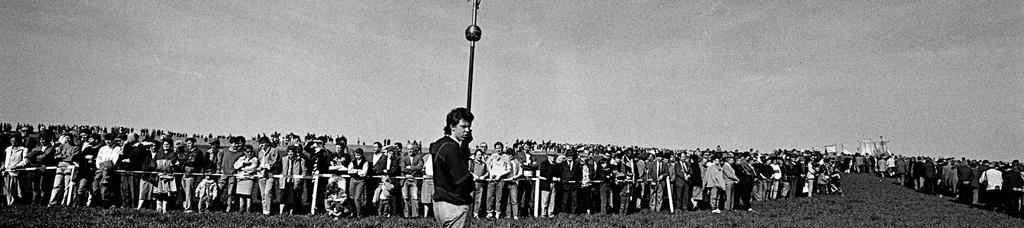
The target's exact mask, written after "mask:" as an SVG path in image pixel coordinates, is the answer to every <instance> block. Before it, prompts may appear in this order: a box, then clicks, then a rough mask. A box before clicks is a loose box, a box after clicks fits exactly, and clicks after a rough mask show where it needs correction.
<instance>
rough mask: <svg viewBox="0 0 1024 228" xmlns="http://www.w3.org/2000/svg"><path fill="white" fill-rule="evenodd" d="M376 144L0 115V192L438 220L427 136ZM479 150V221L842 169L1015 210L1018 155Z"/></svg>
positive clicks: (782, 191)
mask: <svg viewBox="0 0 1024 228" xmlns="http://www.w3.org/2000/svg"><path fill="white" fill-rule="evenodd" d="M200 141H202V145H201V143H200ZM253 142H255V143H253ZM221 143H224V144H225V146H224V147H221ZM328 144H334V145H333V147H330V148H329V147H328ZM359 144H362V145H366V144H368V143H367V142H365V141H361V142H360V143H359ZM369 144H370V145H372V146H371V147H367V149H366V150H364V149H363V146H360V147H357V148H350V144H349V143H348V139H347V138H346V137H344V136H336V137H331V136H328V135H315V134H306V135H305V136H304V137H300V136H299V135H295V134H292V133H288V134H280V133H273V134H270V135H267V134H262V135H261V134H257V136H256V137H252V138H248V140H247V138H245V137H242V136H214V135H212V134H207V135H199V134H185V133H177V132H171V131H165V130H154V129H134V128H124V127H100V126H85V125H42V124H39V125H27V124H8V123H3V124H0V148H4V150H5V153H4V154H3V155H4V157H3V158H2V159H0V160H2V161H3V162H4V163H3V164H2V172H0V173H2V174H3V175H4V182H3V185H0V188H2V191H0V194H2V195H3V198H4V199H5V200H3V202H2V204H3V205H13V204H40V205H47V206H51V207H52V206H77V207H83V206H88V207H104V208H108V207H123V208H137V209H155V210H158V211H161V212H168V211H171V210H181V211H184V212H205V211H210V210H219V211H225V212H232V211H236V212H240V213H262V214H266V215H273V214H328V215H330V216H334V217H335V218H345V217H362V216H385V217H391V216H401V217H429V216H431V215H432V214H433V213H432V211H431V209H432V207H431V204H432V203H433V200H432V199H433V197H432V196H433V194H434V183H433V181H432V177H433V174H434V173H433V172H434V171H433V170H432V169H431V168H430V167H432V163H433V158H434V155H435V151H433V146H432V145H423V143H422V142H419V141H405V142H391V140H382V141H380V142H374V143H369ZM357 145H358V144H357ZM474 145H475V149H474V150H472V151H473V152H472V155H471V157H470V160H471V161H470V162H469V164H468V167H469V169H470V171H471V172H472V176H473V177H474V180H473V181H474V183H475V184H474V190H473V193H472V195H473V196H472V197H473V202H472V204H471V206H470V212H471V214H472V216H474V217H483V218H488V219H500V218H510V219H519V218H520V217H533V216H540V217H551V216H555V215H558V214H595V213H605V214H612V213H616V214H630V213H637V212H640V211H655V212H659V211H660V212H671V213H686V212H692V211H708V212H711V213H723V212H728V211H755V208H754V207H753V206H752V203H751V202H752V201H766V200H779V199H785V198H794V197H813V196H817V195H831V194H842V193H843V190H842V183H841V179H842V175H843V174H844V173H849V172H856V173H875V174H878V175H880V176H883V177H887V178H889V177H892V178H897V179H898V181H897V182H898V183H900V184H903V185H906V186H909V187H912V188H914V189H917V190H920V191H922V192H925V193H930V194H943V195H949V196H954V197H957V198H958V199H961V201H963V202H969V203H972V204H974V205H978V206H979V207H990V208H993V209H994V210H998V211H1001V212H1006V213H1010V214H1015V215H1019V213H1020V205H1019V202H1020V196H1021V194H1020V191H1019V190H1018V189H1020V188H1021V186H1020V185H1021V181H1020V177H1021V173H1020V168H1021V165H1020V163H1019V162H1018V161H1016V160H1014V161H1012V162H1001V161H975V160H968V159H966V158H961V159H935V158H927V157H903V156H890V155H870V156H869V155H860V154H852V155H845V154H828V153H822V152H820V151H812V150H795V149H779V150H775V151H771V152H768V153H760V152H758V151H754V150H753V149H750V150H746V151H740V150H722V149H721V148H720V147H718V148H714V149H711V148H705V149H699V148H698V149H693V150H670V149H662V148H644V147H637V146H614V145H599V144H567V143H554V142H541V143H537V142H534V141H531V140H516V141H515V142H510V143H509V144H507V145H506V144H505V143H501V142H494V143H483V142H480V143H474ZM40 167H45V168H40ZM997 173H998V174H997ZM1014 197H1016V198H1014ZM1014 199H1016V201H1014ZM1014 202H1016V204H1014ZM1014 208H1015V209H1014Z"/></svg>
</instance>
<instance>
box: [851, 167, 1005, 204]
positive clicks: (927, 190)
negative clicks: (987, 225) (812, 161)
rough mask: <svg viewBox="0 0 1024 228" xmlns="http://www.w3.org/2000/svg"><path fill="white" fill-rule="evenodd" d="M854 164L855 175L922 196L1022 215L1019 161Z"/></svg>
mask: <svg viewBox="0 0 1024 228" xmlns="http://www.w3.org/2000/svg"><path fill="white" fill-rule="evenodd" d="M853 162H854V164H855V166H854V167H855V169H854V171H855V172H859V173H871V174H875V175H877V176H879V177H883V178H891V179H893V180H894V183H895V184H898V185H900V186H905V187H907V188H910V189H913V190H916V191H918V192H921V193H924V194H931V195H937V196H939V197H951V198H952V199H954V200H955V201H956V202H959V203H963V204H968V205H971V206H972V207H976V208H984V209H990V210H994V211H996V212H1002V213H1007V214H1009V215H1011V216H1014V217H1020V216H1021V215H1022V211H1021V203H1022V198H1021V197H1022V192H1024V173H1022V172H1021V171H1022V169H1024V166H1022V165H1021V163H1020V160H1013V161H1011V162H1003V161H988V160H970V159H967V158H966V157H963V158H959V159H956V158H938V159H937V158H930V157H903V156H881V157H878V158H877V159H875V157H860V156H858V157H855V159H854V161H853Z"/></svg>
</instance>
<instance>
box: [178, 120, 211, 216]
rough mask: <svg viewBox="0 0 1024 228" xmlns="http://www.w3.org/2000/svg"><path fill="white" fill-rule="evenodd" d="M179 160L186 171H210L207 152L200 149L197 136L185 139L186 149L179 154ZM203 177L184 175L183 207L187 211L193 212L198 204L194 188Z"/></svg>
mask: <svg viewBox="0 0 1024 228" xmlns="http://www.w3.org/2000/svg"><path fill="white" fill-rule="evenodd" d="M178 162H180V163H181V168H182V170H183V171H184V172H185V173H206V172H209V169H207V167H208V166H209V165H208V164H207V160H206V153H204V152H203V150H200V149H199V147H198V146H196V138H188V139H185V150H184V151H182V152H181V153H179V154H178ZM202 179H203V176H201V175H192V174H185V175H184V176H183V179H182V180H183V181H182V183H181V184H182V187H183V188H184V192H183V193H184V195H185V201H184V202H183V204H184V205H182V208H183V209H184V210H185V212H193V211H194V209H193V208H195V206H196V205H197V198H196V196H195V194H194V191H192V189H195V188H196V187H197V186H198V185H199V181H201V180H202Z"/></svg>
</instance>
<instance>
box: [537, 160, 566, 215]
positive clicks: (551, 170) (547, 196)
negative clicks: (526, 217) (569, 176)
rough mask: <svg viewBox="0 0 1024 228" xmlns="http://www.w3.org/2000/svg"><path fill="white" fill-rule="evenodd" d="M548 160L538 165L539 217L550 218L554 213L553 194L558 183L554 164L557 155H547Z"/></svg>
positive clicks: (558, 172) (557, 168) (557, 174)
mask: <svg viewBox="0 0 1024 228" xmlns="http://www.w3.org/2000/svg"><path fill="white" fill-rule="evenodd" d="M547 155H548V156H547V157H548V160H544V161H542V162H541V163H540V167H539V169H540V177H541V178H542V179H541V181H540V202H539V203H540V216H541V217H551V215H553V214H554V213H555V205H554V204H555V192H556V191H557V189H558V188H556V184H555V183H556V182H557V181H559V180H560V179H561V178H559V174H560V173H561V172H560V171H559V167H558V163H556V162H555V159H556V158H557V156H558V155H557V154H555V153H548V154H547Z"/></svg>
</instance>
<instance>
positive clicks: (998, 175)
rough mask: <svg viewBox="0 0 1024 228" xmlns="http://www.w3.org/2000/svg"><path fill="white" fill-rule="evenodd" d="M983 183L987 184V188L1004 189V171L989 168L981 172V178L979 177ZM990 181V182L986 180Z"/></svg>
mask: <svg viewBox="0 0 1024 228" xmlns="http://www.w3.org/2000/svg"><path fill="white" fill-rule="evenodd" d="M978 181H979V182H981V183H986V184H985V190H996V189H1003V172H1000V171H999V170H996V169H994V168H989V169H988V170H985V172H984V173H982V174H981V178H980V179H978ZM986 181H988V182H986Z"/></svg>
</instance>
